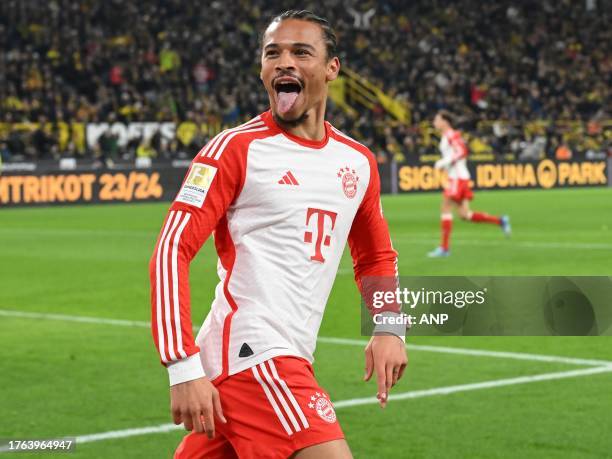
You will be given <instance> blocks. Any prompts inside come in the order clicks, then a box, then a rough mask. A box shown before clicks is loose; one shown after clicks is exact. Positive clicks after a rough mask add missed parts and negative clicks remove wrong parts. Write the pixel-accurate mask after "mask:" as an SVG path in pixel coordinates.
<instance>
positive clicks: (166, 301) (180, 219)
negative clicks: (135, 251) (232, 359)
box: [155, 211, 191, 363]
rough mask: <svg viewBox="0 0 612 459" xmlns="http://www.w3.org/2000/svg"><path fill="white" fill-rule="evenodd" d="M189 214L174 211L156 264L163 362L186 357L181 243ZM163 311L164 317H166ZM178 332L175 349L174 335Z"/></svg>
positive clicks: (159, 337) (164, 231) (167, 225)
mask: <svg viewBox="0 0 612 459" xmlns="http://www.w3.org/2000/svg"><path fill="white" fill-rule="evenodd" d="M190 218H191V214H190V213H186V212H182V211H178V212H176V211H171V212H170V215H169V217H168V220H167V222H166V225H165V227H164V230H163V232H162V237H161V239H160V241H159V246H158V248H157V255H156V267H155V270H156V278H157V279H156V285H157V292H156V293H157V302H156V303H157V304H156V309H157V311H156V314H157V334H158V343H159V353H160V355H161V358H162V362H164V363H168V362H170V361H175V360H178V359H179V358H185V357H187V353H186V352H185V349H184V348H183V337H182V328H181V320H180V304H179V277H178V247H179V243H180V238H181V234H182V232H183V230H184V229H185V226H186V225H187V223H188V222H189V219H190ZM170 241H172V253H171V268H172V269H171V272H169V269H168V267H169V262H168V252H169V246H170ZM170 281H171V282H172V293H173V295H172V300H173V301H172V303H171V302H170ZM162 310H163V312H162ZM162 314H163V318H164V320H163V321H162ZM175 334H176V349H175V339H174V335H175ZM177 355H178V356H177Z"/></svg>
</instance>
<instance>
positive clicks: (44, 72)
mask: <svg viewBox="0 0 612 459" xmlns="http://www.w3.org/2000/svg"><path fill="white" fill-rule="evenodd" d="M606 5H607V3H606V2H601V1H599V2H597V1H595V0H585V1H584V2H576V1H571V0H560V1H554V0H542V1H535V0H525V1H522V2H514V1H513V2H511V1H498V2H479V1H476V0H456V1H455V0H429V1H416V2H405V1H403V0H381V1H376V2H374V1H366V2H356V1H354V0H348V1H339V0H330V1H329V2H326V3H325V8H324V9H322V8H321V4H320V3H317V2H314V1H306V2H305V4H304V5H303V6H304V7H305V8H309V9H312V10H313V11H315V12H319V13H320V14H322V15H324V16H325V17H326V18H328V19H329V20H330V22H331V24H332V25H333V26H334V27H335V28H336V30H337V34H338V37H339V49H340V58H341V62H342V65H343V66H346V67H347V68H351V69H352V70H354V71H356V72H358V73H359V74H361V75H362V76H363V77H365V78H367V79H368V80H369V81H371V82H372V83H374V84H375V85H377V86H379V87H380V88H382V89H383V90H385V91H386V92H387V93H388V94H391V95H393V96H394V97H397V98H400V99H403V100H407V101H408V102H409V103H410V106H411V111H412V125H411V126H404V127H401V128H400V127H399V126H397V123H395V124H394V123H391V118H390V117H388V116H387V115H386V114H385V113H384V111H382V110H381V107H377V108H376V109H375V111H374V112H371V111H368V110H366V109H363V108H360V107H358V106H356V107H355V108H357V109H358V116H357V117H356V118H355V119H351V117H350V116H347V115H346V114H345V113H342V112H341V111H339V110H338V109H334V108H331V107H330V115H331V116H330V118H331V121H332V122H333V123H334V124H335V125H336V126H337V127H338V128H340V129H342V130H346V131H347V132H348V133H350V134H351V135H354V136H356V137H358V138H359V139H360V140H361V141H362V142H364V143H365V144H366V145H368V146H370V147H371V148H372V149H374V150H376V151H377V152H380V153H381V154H382V156H380V157H381V160H386V159H388V158H390V157H391V156H395V157H396V158H401V157H402V155H404V156H408V155H415V154H417V155H420V154H424V153H427V152H429V153H431V152H432V151H434V150H435V144H434V143H433V142H432V141H431V138H430V137H431V136H430V133H429V130H430V127H429V125H428V124H427V123H424V122H426V121H430V120H431V118H432V116H433V114H434V113H435V112H436V111H437V110H438V109H440V108H448V109H451V110H452V111H453V112H455V113H456V114H457V115H458V116H459V117H460V118H461V119H462V120H463V123H464V126H462V127H463V128H464V130H467V131H470V132H472V133H473V134H474V135H477V136H478V137H480V141H481V142H482V143H483V144H485V145H488V146H489V147H490V148H492V149H493V150H494V151H496V152H497V151H498V149H507V150H508V151H512V149H513V145H517V142H518V143H520V142H529V141H530V140H529V139H532V138H534V137H533V136H532V135H531V134H529V133H528V132H527V131H528V130H529V128H528V127H525V125H526V124H528V123H529V122H530V121H533V120H538V119H543V120H547V121H548V122H549V123H548V128H547V129H548V131H546V132H544V133H543V134H541V135H543V136H544V137H546V138H547V139H548V140H547V142H546V144H547V146H546V153H547V154H548V155H549V156H551V157H552V156H554V152H555V150H551V148H552V144H553V142H552V139H553V137H554V136H558V135H562V136H567V135H569V134H568V132H569V131H568V130H567V129H566V130H564V129H563V128H561V127H559V126H558V122H559V121H562V120H572V121H575V122H577V123H582V124H587V123H590V122H593V120H599V122H600V123H603V124H600V126H604V127H602V128H601V130H602V131H606V130H608V131H607V132H609V123H607V124H605V122H606V120H609V119H610V102H611V101H610V97H611V91H610V88H611V84H610V83H611V79H612V57H611V56H612V53H611V49H610V48H611V43H612V29H611V28H610V27H609V24H610V22H611V17H610V15H611V10H610V8H607V7H606ZM293 6H294V3H293V2H290V1H288V0H274V1H273V0H253V1H239V2H235V3H231V2H230V3H227V2H221V1H218V0H214V1H210V2H197V1H195V0H163V1H162V0H141V1H133V0H82V1H79V2H74V1H71V0H3V1H2V2H0V44H1V45H2V49H3V53H2V54H1V55H0V110H1V113H2V116H0V118H1V119H3V120H7V118H9V119H10V123H11V124H14V123H19V122H36V121H37V120H39V119H40V118H41V117H45V119H46V121H45V122H46V123H50V125H52V126H55V127H53V129H55V130H57V124H58V123H60V122H66V123H72V122H80V123H88V122H103V121H106V120H107V119H108V118H109V116H110V115H113V116H114V117H115V119H116V120H118V121H121V122H124V123H128V122H135V121H173V122H175V123H177V125H178V124H179V123H181V122H183V121H188V122H194V123H195V124H197V125H198V126H200V125H201V124H202V123H206V124H208V125H209V126H218V127H221V126H222V125H234V124H237V123H239V122H240V121H241V120H244V119H247V118H249V117H250V116H253V115H255V114H257V113H259V112H261V111H263V110H265V109H266V108H267V103H268V102H267V96H266V94H265V91H264V90H263V88H262V87H261V82H260V80H259V78H258V65H259V52H258V47H259V43H258V37H259V33H260V32H261V30H262V29H263V28H264V27H265V25H266V24H267V22H268V21H269V20H270V18H271V17H272V16H273V15H274V14H278V13H279V12H281V11H283V10H285V9H288V8H291V7H293ZM196 117H199V118H200V119H199V121H197V122H196V120H195V118H196ZM496 120H498V121H503V123H504V124H503V125H504V126H505V128H504V129H505V130H502V131H500V129H499V128H494V127H493V124H492V123H488V124H487V122H488V121H491V122H492V121H496ZM387 127H389V128H390V130H389V129H386V128H387ZM576 129H583V128H582V127H580V128H576ZM589 129H590V128H589ZM111 137H112V136H111ZM606 138H609V135H607V136H606V135H604V134H602V133H601V132H600V133H597V134H593V135H592V136H591V138H590V140H589V142H578V143H577V144H576V145H575V146H573V149H574V151H575V153H576V152H582V153H584V152H586V151H595V152H596V150H598V148H603V147H602V145H604V142H605V139H606ZM192 139H193V141H192V142H190V143H189V146H187V145H186V144H185V143H183V141H182V140H179V142H178V143H175V144H173V145H172V149H173V151H177V152H178V151H179V150H180V151H183V149H186V150H189V151H188V152H187V154H188V155H190V154H194V153H195V151H197V149H199V148H200V147H201V143H198V142H201V141H202V140H205V138H204V137H203V136H201V135H199V134H198V135H195V136H193V137H192ZM565 140H567V139H565ZM565 140H564V141H565ZM104 142H106V143H105V145H104V146H99V151H100V152H101V154H102V155H105V156H106V155H110V156H113V155H116V153H117V151H116V145H115V146H113V145H112V144H113V142H112V141H111V140H110V139H109V137H108V136H107V137H105V139H104ZM6 144H7V147H8V149H9V150H10V151H11V153H12V156H13V157H19V156H20V155H27V154H30V155H34V156H35V157H52V156H58V155H59V154H66V151H64V150H75V146H74V145H73V146H72V147H70V148H68V147H67V145H68V143H66V142H65V141H62V139H61V138H60V136H59V135H55V134H53V133H52V132H51V131H50V130H48V129H46V128H37V129H36V130H35V131H34V132H33V134H32V135H24V134H22V133H19V134H13V131H12V132H11V134H10V135H9V137H8V138H7V139H6ZM594 144H596V145H595V146H594ZM606 145H607V144H606ZM432 146H433V147H432ZM167 147H168V148H170V145H167ZM179 147H180V148H179ZM40 148H44V150H40ZM76 148H79V147H76ZM136 148H137V146H132V149H131V150H130V151H128V152H127V154H131V155H133V154H135V150H136ZM538 148H539V146H538ZM409 149H411V150H409ZM518 151H520V150H518ZM68 153H69V154H72V153H70V152H69V151H68Z"/></svg>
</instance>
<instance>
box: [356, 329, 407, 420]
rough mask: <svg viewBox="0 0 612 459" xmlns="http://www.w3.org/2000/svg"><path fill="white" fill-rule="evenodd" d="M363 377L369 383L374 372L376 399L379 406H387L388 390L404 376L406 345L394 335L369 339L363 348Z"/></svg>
mask: <svg viewBox="0 0 612 459" xmlns="http://www.w3.org/2000/svg"><path fill="white" fill-rule="evenodd" d="M365 361H366V367H365V375H364V377H363V379H364V381H369V380H370V378H371V377H372V374H373V372H374V371H376V381H377V383H378V394H376V398H378V400H379V401H380V406H381V407H382V408H384V407H385V406H386V405H387V398H388V395H389V389H391V388H392V387H393V386H395V384H397V381H399V379H400V378H401V377H402V375H403V374H404V370H405V369H406V365H408V354H407V353H406V345H405V344H404V342H403V341H402V340H401V338H399V337H397V336H395V335H377V336H373V337H372V338H370V342H369V343H368V345H367V346H366V348H365Z"/></svg>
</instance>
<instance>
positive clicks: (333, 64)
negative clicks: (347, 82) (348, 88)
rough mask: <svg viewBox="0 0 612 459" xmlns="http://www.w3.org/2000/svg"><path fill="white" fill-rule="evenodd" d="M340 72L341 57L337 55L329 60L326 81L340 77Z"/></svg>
mask: <svg viewBox="0 0 612 459" xmlns="http://www.w3.org/2000/svg"><path fill="white" fill-rule="evenodd" d="M338 73H340V59H338V57H337V56H334V57H332V58H331V59H330V60H329V62H327V73H326V75H325V81H334V80H335V79H336V78H338Z"/></svg>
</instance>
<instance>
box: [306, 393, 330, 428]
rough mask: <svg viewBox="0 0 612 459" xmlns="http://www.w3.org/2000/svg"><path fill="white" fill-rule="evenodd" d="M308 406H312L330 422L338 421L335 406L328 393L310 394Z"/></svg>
mask: <svg viewBox="0 0 612 459" xmlns="http://www.w3.org/2000/svg"><path fill="white" fill-rule="evenodd" d="M308 408H311V409H313V410H315V411H316V412H317V414H318V415H319V417H320V418H321V419H323V420H324V421H326V422H329V423H330V424H333V423H334V422H336V412H335V411H334V406H333V405H332V403H331V402H330V401H329V398H327V395H325V394H322V393H321V392H315V394H314V395H311V396H310V403H309V404H308Z"/></svg>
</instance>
